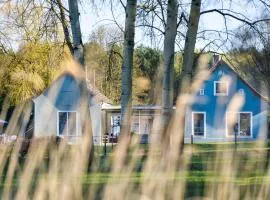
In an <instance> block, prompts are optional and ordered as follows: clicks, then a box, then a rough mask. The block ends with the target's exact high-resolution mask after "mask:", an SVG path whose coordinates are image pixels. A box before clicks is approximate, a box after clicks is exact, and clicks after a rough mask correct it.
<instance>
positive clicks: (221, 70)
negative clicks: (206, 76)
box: [210, 60, 269, 103]
mask: <svg viewBox="0 0 270 200" xmlns="http://www.w3.org/2000/svg"><path fill="white" fill-rule="evenodd" d="M210 72H211V76H212V75H213V74H216V73H218V76H217V77H218V78H221V76H222V75H225V76H229V77H231V78H232V80H233V82H234V83H235V84H236V86H238V89H244V91H245V92H247V91H248V90H249V91H250V92H252V93H253V95H256V96H257V97H258V98H260V99H262V100H264V101H265V102H268V103H269V100H268V98H267V97H265V96H263V95H262V94H260V93H259V92H258V91H260V90H259V88H256V89H255V88H253V87H252V86H251V85H250V84H249V83H248V82H247V81H245V80H244V79H243V78H242V77H241V76H240V75H239V74H238V73H237V72H236V71H235V70H234V69H233V68H232V67H231V66H230V65H229V64H227V63H226V62H224V61H223V60H221V61H219V62H218V63H217V64H216V65H215V66H213V67H212V68H211V69H210ZM241 87H242V88H241ZM232 89H234V88H232Z"/></svg>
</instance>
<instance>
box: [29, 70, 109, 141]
mask: <svg viewBox="0 0 270 200" xmlns="http://www.w3.org/2000/svg"><path fill="white" fill-rule="evenodd" d="M82 82H83V85H84V86H86V87H87V91H88V94H87V97H88V105H89V108H88V109H89V112H90V115H91V123H92V124H91V125H92V132H93V140H94V144H101V135H102V134H101V132H102V127H101V125H102V123H101V121H102V120H101V117H102V116H101V106H102V104H104V103H111V101H110V100H109V99H108V98H107V97H106V96H105V95H103V94H102V93H101V92H100V91H99V90H97V89H96V88H95V87H94V86H93V85H92V84H91V83H90V82H89V81H86V82H85V78H84V77H83V78H81V77H79V76H78V74H75V73H74V72H72V71H67V72H65V73H63V74H62V75H61V76H59V77H58V78H57V79H56V80H55V81H54V82H53V83H52V84H51V85H50V87H48V88H47V89H46V90H45V91H44V92H43V93H42V94H40V95H39V96H38V97H36V98H34V99H33V102H34V106H35V108H34V134H33V136H34V137H46V136H58V137H62V138H66V139H67V140H68V141H69V142H71V143H73V142H76V141H77V139H79V138H80V137H81V136H82V125H83V119H82V114H81V112H82V109H87V108H86V107H84V106H83V105H84V103H83V99H82V96H81V94H80V84H82Z"/></svg>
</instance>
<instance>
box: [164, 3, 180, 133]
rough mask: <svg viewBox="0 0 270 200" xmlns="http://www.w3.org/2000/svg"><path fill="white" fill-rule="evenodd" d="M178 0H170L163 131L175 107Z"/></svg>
mask: <svg viewBox="0 0 270 200" xmlns="http://www.w3.org/2000/svg"><path fill="white" fill-rule="evenodd" d="M177 14H178V2H177V0H168V6H167V23H166V27H165V36H164V50H163V58H164V78H163V88H162V118H163V119H162V121H163V124H162V131H164V130H165V128H166V127H167V125H168V122H169V119H170V116H171V111H172V107H173V67H174V45H175V37H176V33H177Z"/></svg>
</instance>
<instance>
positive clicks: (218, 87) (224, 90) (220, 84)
mask: <svg viewBox="0 0 270 200" xmlns="http://www.w3.org/2000/svg"><path fill="white" fill-rule="evenodd" d="M214 95H215V96H228V82H225V81H215V82H214Z"/></svg>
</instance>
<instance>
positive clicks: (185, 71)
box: [176, 0, 201, 154]
mask: <svg viewBox="0 0 270 200" xmlns="http://www.w3.org/2000/svg"><path fill="white" fill-rule="evenodd" d="M200 8H201V0H192V1H191V7H190V15H189V22H188V31H187V35H186V40H185V48H184V58H183V68H182V73H181V80H180V81H181V82H180V84H181V85H180V95H182V94H188V93H190V92H191V91H190V89H191V87H190V86H191V84H192V82H191V81H192V72H193V65H194V49H195V44H196V37H197V32H198V25H199V19H200ZM187 106H188V105H186V103H183V102H181V101H177V108H176V109H179V108H180V109H181V113H186V110H187ZM177 117H178V116H177ZM179 118H181V119H182V120H181V121H182V126H183V127H181V128H182V131H181V133H182V135H181V143H182V144H181V145H180V154H182V153H183V150H184V137H185V130H184V129H185V127H184V126H185V125H184V124H185V121H186V120H185V114H180V117H179Z"/></svg>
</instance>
